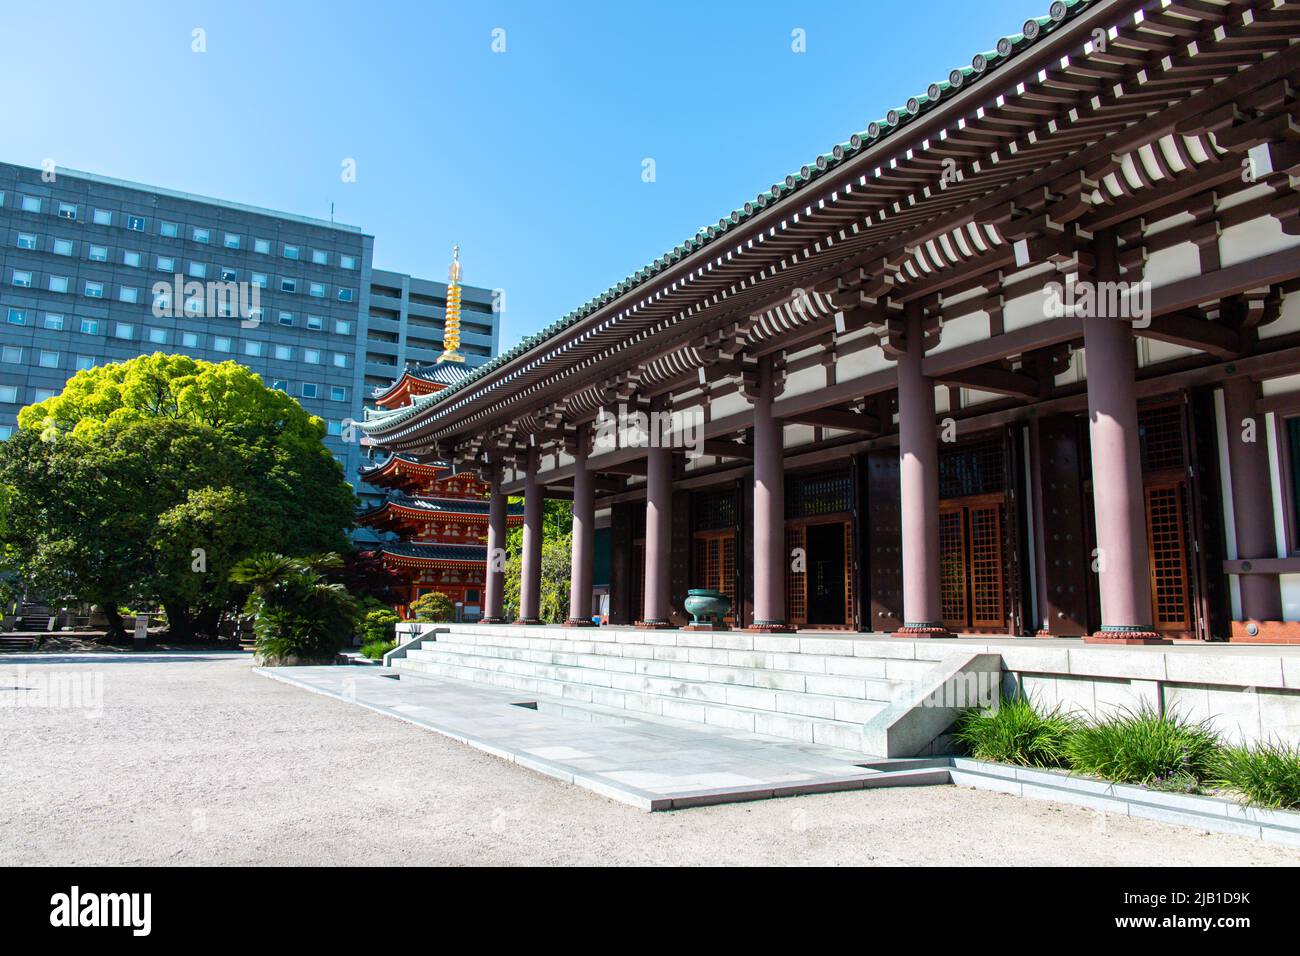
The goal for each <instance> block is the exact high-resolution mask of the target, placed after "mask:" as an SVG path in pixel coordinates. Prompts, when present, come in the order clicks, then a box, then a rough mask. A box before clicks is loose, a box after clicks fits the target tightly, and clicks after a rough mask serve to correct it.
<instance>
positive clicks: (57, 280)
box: [48, 276, 90, 295]
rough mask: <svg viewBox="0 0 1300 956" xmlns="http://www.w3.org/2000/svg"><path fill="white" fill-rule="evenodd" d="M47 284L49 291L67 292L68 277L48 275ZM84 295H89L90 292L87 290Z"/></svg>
mask: <svg viewBox="0 0 1300 956" xmlns="http://www.w3.org/2000/svg"><path fill="white" fill-rule="evenodd" d="M48 285H49V287H50V291H51V292H67V291H68V277H67V276H50V280H49V283H48ZM86 295H90V293H89V292H87V293H86Z"/></svg>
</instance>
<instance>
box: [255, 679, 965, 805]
mask: <svg viewBox="0 0 1300 956" xmlns="http://www.w3.org/2000/svg"><path fill="white" fill-rule="evenodd" d="M256 673H258V674H261V675H263V676H265V677H270V678H274V679H275V680H279V681H283V682H285V683H288V684H292V685H294V686H296V687H300V688H303V689H305V690H309V691H313V692H316V693H320V694H324V695H326V696H328V697H334V698H336V699H338V700H342V701H346V702H349V703H354V704H358V705H360V706H362V707H366V708H368V709H370V710H373V711H376V712H378V713H381V714H387V715H389V716H391V717H396V718H399V719H401V720H405V721H408V722H410V723H413V724H416V725H418V726H420V727H424V728H426V729H428V730H432V731H434V732H436V733H439V734H442V735H443V736H446V737H450V738H452V739H454V740H457V741H459V742H461V743H465V744H468V745H469V746H471V747H475V748H477V749H479V750H483V751H485V752H487V753H490V754H493V755H495V756H498V757H501V758H503V759H505V760H509V761H511V762H513V763H516V764H518V765H520V766H522V767H527V768H529V769H532V770H535V771H537V772H539V773H543V774H546V775H547V776H551V777H556V778H558V779H561V780H564V781H566V782H568V783H572V784H575V785H577V786H579V787H584V788H586V789H589V790H592V791H595V792H596V793H599V794H601V795H603V796H606V797H610V798H612V799H614V800H618V801H621V802H623V803H628V804H631V805H633V806H635V807H638V808H640V809H642V810H668V809H674V808H681V807H687V806H698V805H703V804H708V803H720V802H730V801H740V800H755V799H763V798H766V797H773V796H793V795H795V794H799V793H825V792H830V791H835V790H857V789H862V788H864V787H869V786H881V785H888V783H887V781H888V780H889V778H890V777H892V776H893V772H892V768H894V767H897V768H898V769H899V770H900V771H904V772H903V773H900V775H899V783H906V784H915V783H926V782H934V783H942V782H945V781H944V780H940V779H938V777H936V779H934V780H933V781H930V780H928V779H927V778H926V777H925V775H924V774H921V775H918V774H917V773H916V772H915V770H914V769H913V768H914V766H915V762H911V761H905V760H900V761H896V762H890V761H882V760H880V759H879V758H867V757H864V756H863V755H862V754H857V753H853V752H852V751H847V750H838V749H836V748H834V747H826V746H822V745H818V744H811V743H799V742H796V741H792V740H786V739H783V738H777V737H764V736H762V735H759V734H754V733H747V732H731V731H727V730H726V729H724V728H718V727H710V726H706V725H697V724H691V723H689V722H686V721H673V720H666V719H663V718H658V719H654V720H649V719H646V720H642V719H636V718H630V717H627V716H624V715H623V714H619V715H606V714H602V713H601V712H600V710H599V708H592V707H590V706H584V707H576V706H575V705H573V704H572V703H570V702H568V701H564V702H561V701H558V700H547V699H545V698H540V699H539V698H537V697H535V696H529V695H527V694H520V693H518V692H514V691H510V690H507V689H504V688H498V687H491V686H486V685H481V684H472V683H468V682H463V681H456V680H448V679H438V678H429V677H423V678H419V679H416V680H410V679H408V680H398V679H394V677H393V676H391V675H392V674H393V672H392V671H390V670H389V669H388V668H382V669H381V668H354V667H345V666H322V667H272V668H258V669H257V671H256ZM521 703H536V704H537V707H538V709H535V710H534V709H531V708H530V707H521V706H518V705H519V704H521ZM604 718H608V719H604ZM869 760H870V761H871V762H873V763H874V764H875V766H874V767H863V766H860V764H861V763H863V762H867V761H869ZM945 774H946V772H945ZM945 774H940V776H943V775H945Z"/></svg>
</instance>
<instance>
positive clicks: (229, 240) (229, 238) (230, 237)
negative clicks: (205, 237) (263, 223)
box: [221, 232, 239, 249]
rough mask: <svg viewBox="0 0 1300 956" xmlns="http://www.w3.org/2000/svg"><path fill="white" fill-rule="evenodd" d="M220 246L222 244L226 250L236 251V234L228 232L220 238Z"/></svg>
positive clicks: (237, 238)
mask: <svg viewBox="0 0 1300 956" xmlns="http://www.w3.org/2000/svg"><path fill="white" fill-rule="evenodd" d="M221 244H222V245H223V246H225V247H226V248H227V249H238V248H239V236H238V235H236V234H235V233H233V232H228V233H226V235H225V236H224V237H223V238H222V240H221Z"/></svg>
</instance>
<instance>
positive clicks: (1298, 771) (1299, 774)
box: [1210, 741, 1300, 810]
mask: <svg viewBox="0 0 1300 956" xmlns="http://www.w3.org/2000/svg"><path fill="white" fill-rule="evenodd" d="M1210 779H1211V782H1212V783H1213V784H1214V785H1215V786H1218V787H1223V788H1224V789H1227V790H1235V791H1237V792H1238V793H1240V794H1241V795H1242V796H1243V797H1245V798H1246V800H1248V801H1249V802H1250V803H1253V804H1255V805H1256V806H1260V807H1267V808H1268V809H1270V810H1297V809H1300V747H1295V746H1292V745H1289V744H1285V743H1281V742H1277V743H1274V742H1272V741H1270V742H1267V743H1259V744H1254V745H1253V746H1250V747H1225V748H1223V750H1221V751H1220V752H1219V754H1218V755H1217V757H1216V759H1215V761H1214V763H1213V766H1212V771H1211V775H1210Z"/></svg>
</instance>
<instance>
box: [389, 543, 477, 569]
mask: <svg viewBox="0 0 1300 956" xmlns="http://www.w3.org/2000/svg"><path fill="white" fill-rule="evenodd" d="M377 550H378V551H379V552H380V554H381V555H382V556H383V557H384V558H386V559H389V560H392V561H394V562H395V563H397V564H406V565H421V564H429V565H436V564H472V565H482V564H483V563H484V562H485V561H487V548H486V547H484V546H483V545H481V544H424V543H419V542H413V541H395V542H392V543H386V544H381V545H379V547H378V549H377Z"/></svg>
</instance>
